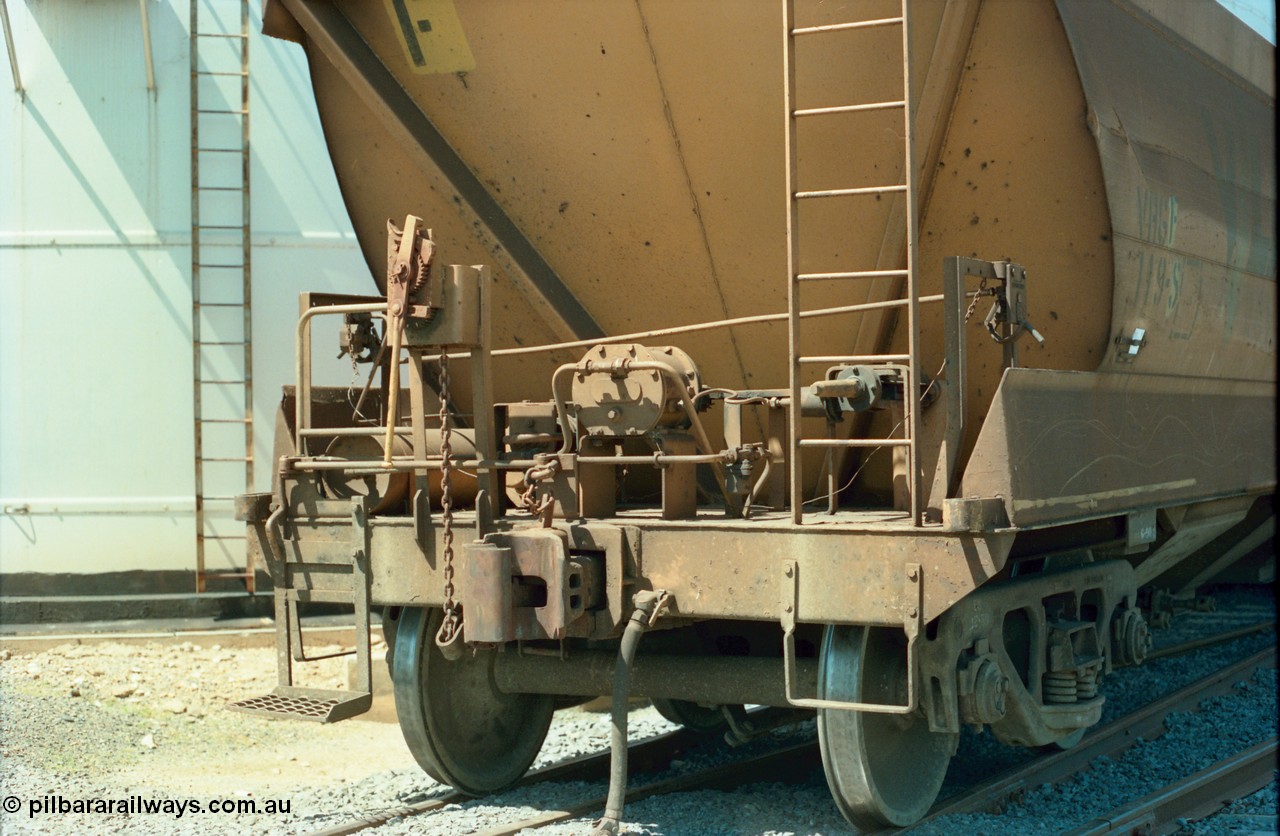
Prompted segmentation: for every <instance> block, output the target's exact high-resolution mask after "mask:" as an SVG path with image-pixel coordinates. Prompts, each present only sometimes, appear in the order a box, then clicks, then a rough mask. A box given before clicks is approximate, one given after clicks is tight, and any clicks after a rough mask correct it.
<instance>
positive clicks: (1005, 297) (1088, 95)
mask: <svg viewBox="0 0 1280 836" xmlns="http://www.w3.org/2000/svg"><path fill="white" fill-rule="evenodd" d="M784 5H786V6H787V11H786V14H785V15H784V11H783V10H782V9H780V8H779V7H777V6H775V5H774V4H771V3H751V4H741V3H732V2H703V3H686V2H653V1H651V0H644V1H643V2H638V3H621V2H617V3H614V2H607V3H576V2H567V3H561V4H547V3H537V4H530V3H521V2H492V3H483V4H480V3H476V4H457V5H456V6H455V4H453V3H451V2H448V1H447V0H387V2H379V3H357V2H319V1H318V0H273V2H268V3H267V4H266V9H265V14H264V27H265V28H266V30H267V31H268V34H272V35H275V36H278V37H282V38H286V39H289V40H293V41H296V42H298V43H300V44H302V46H303V47H304V48H305V50H306V52H307V57H308V60H309V63H310V67H311V74H312V80H313V82H314V87H315V91H316V99H317V102H318V105H319V109H320V114H321V119H322V122H323V125H324V130H325V135H326V138H327V140H328V144H329V148H330V153H331V160H332V164H333V166H334V170H335V171H336V173H337V175H338V181H339V184H340V186H341V188H342V193H343V196H344V199H345V201H346V204H347V207H348V209H349V211H350V215H351V220H352V223H353V224H354V227H355V230H356V233H357V236H358V238H359V241H360V245H361V248H362V250H363V252H364V255H365V258H366V260H367V262H368V264H369V267H370V272H371V274H372V277H373V280H374V282H375V283H376V285H377V287H376V292H377V295H376V296H370V297H325V296H320V295H317V294H313V295H308V296H306V297H304V299H303V305H302V308H303V320H302V323H301V324H300V325H299V328H298V332H297V333H298V337H299V342H298V348H299V361H298V370H299V379H298V381H297V385H296V386H295V387H289V388H288V389H287V391H286V395H285V398H284V401H283V405H282V410H281V418H280V426H279V430H278V445H277V446H278V450H277V453H278V455H279V456H280V457H281V458H280V462H281V466H280V471H279V474H278V475H277V478H276V484H275V488H274V490H273V491H272V492H271V493H270V494H262V495H248V496H246V497H244V498H243V502H242V511H243V514H244V517H245V518H246V520H247V521H248V524H249V534H250V537H249V541H250V550H251V553H252V554H253V555H254V556H255V557H259V558H261V559H262V560H264V561H265V562H266V563H267V565H268V566H269V567H270V569H271V573H272V576H273V579H274V581H275V584H276V593H275V594H276V596H277V604H278V612H279V615H280V622H281V624H280V631H281V642H282V658H283V661H282V684H281V687H280V688H278V689H277V691H276V693H274V694H273V695H272V696H270V697H266V698H261V699H260V700H250V701H247V703H246V706H247V707H248V708H250V709H255V710H262V711H267V712H275V713H278V714H286V715H287V714H295V715H310V716H313V717H319V718H327V719H340V718H341V717H342V716H345V715H349V714H351V713H354V712H356V711H359V710H361V709H362V708H363V707H364V706H365V705H367V702H368V693H367V691H368V688H367V681H368V680H367V671H368V666H369V664H370V663H369V659H368V644H367V641H365V642H362V643H361V645H360V654H359V655H360V664H361V665H362V666H363V669H364V671H365V672H366V676H365V683H364V684H365V686H366V687H365V689H364V690H363V691H359V692H358V693H356V694H354V695H353V694H337V693H333V694H328V695H326V694H325V693H324V692H315V691H314V690H313V689H312V690H309V689H300V688H297V687H294V685H293V682H292V678H291V666H290V663H289V662H288V659H289V656H290V654H294V658H300V657H301V655H302V654H301V651H300V644H299V642H300V637H301V636H300V633H298V632H297V631H296V629H294V627H296V622H297V605H298V603H299V602H302V603H303V604H305V603H306V602H308V601H326V600H340V601H351V602H354V604H355V606H356V611H357V615H358V617H359V618H360V619H364V620H366V621H367V617H368V612H369V610H370V608H371V607H382V608H384V612H385V615H384V626H385V627H386V629H387V631H388V639H389V645H390V647H391V654H390V656H391V658H390V662H391V666H392V676H393V680H394V683H395V689H396V700H397V708H398V711H399V712H400V714H401V723H402V726H403V727H404V729H405V734H406V739H407V740H408V742H409V744H410V747H411V749H413V751H414V753H415V755H416V756H417V757H418V759H419V761H420V762H421V763H422V764H423V766H424V768H426V769H427V771H428V772H430V773H431V774H432V775H434V776H435V777H437V778H439V779H441V780H444V781H447V782H449V783H452V784H454V785H455V786H458V787H460V788H462V789H465V790H467V791H471V792H476V793H483V792H488V791H493V790H496V789H498V788H501V787H503V786H505V785H507V784H509V783H511V782H512V781H514V780H516V778H518V777H519V776H520V775H521V774H522V773H523V772H524V770H525V769H526V768H527V766H528V764H529V763H530V762H531V761H532V759H533V757H534V756H535V755H536V753H537V751H538V748H539V746H540V745H541V741H542V736H543V735H544V734H545V732H546V728H547V723H548V722H549V720H550V716H551V712H552V711H553V710H554V708H555V706H556V705H557V704H561V703H563V701H564V700H565V699H566V698H585V697H589V696H595V695H598V694H603V693H608V692H609V691H610V689H611V688H612V685H613V678H612V670H613V662H612V656H613V654H614V653H615V652H616V650H617V647H618V643H619V639H620V638H621V637H622V635H623V633H624V632H625V631H629V630H635V631H640V630H645V629H648V630H649V636H648V637H647V638H646V639H645V641H644V644H643V648H642V649H641V651H640V653H639V655H638V656H637V657H636V658H635V659H634V660H630V659H625V658H624V659H622V660H620V661H619V662H618V664H619V665H623V666H625V667H627V668H628V670H630V672H631V681H630V684H631V690H632V691H633V692H635V693H640V694H644V695H646V696H650V697H652V698H654V699H655V701H656V702H657V703H658V704H659V705H660V707H661V708H662V710H663V711H664V713H666V714H668V716H671V717H673V718H675V719H677V720H680V721H682V722H686V723H687V724H689V725H699V724H710V725H713V726H714V725H716V724H719V723H725V724H727V725H728V727H729V728H730V729H731V730H735V731H738V732H740V731H741V729H742V728H744V727H745V726H744V725H743V723H742V721H741V718H742V716H743V715H742V714H741V706H743V705H747V704H751V705H766V706H773V707H775V708H776V709H778V710H779V711H794V710H814V711H816V712H817V716H818V725H819V733H820V739H821V741H822V746H823V756H824V763H825V765H826V767H827V773H828V778H829V780H830V783H831V785H832V790H833V794H834V796H835V798H836V801H837V804H838V805H839V806H840V807H841V809H842V810H843V811H844V812H845V814H846V815H847V816H848V817H849V818H850V819H851V820H852V821H854V822H855V823H859V824H867V823H876V822H878V823H881V824H905V823H909V822H910V821H912V820H914V819H915V818H918V817H919V816H920V815H921V814H922V813H923V811H924V810H925V809H927V807H928V805H929V804H930V803H931V802H932V800H933V797H934V795H935V794H936V791H937V786H938V784H939V783H940V781H941V778H942V774H943V772H944V771H945V768H946V764H947V762H948V761H949V759H950V757H951V754H952V752H953V749H954V745H955V741H956V739H957V735H958V732H959V728H960V725H961V724H970V725H974V726H979V727H981V726H985V727H988V728H990V729H991V731H992V732H993V733H994V734H996V735H997V736H998V737H1000V738H1001V739H1002V740H1005V741H1006V742H1012V743H1018V744H1022V745H1044V744H1049V743H1055V742H1057V743H1060V744H1064V745H1065V744H1066V743H1069V742H1070V741H1071V740H1072V739H1073V738H1075V737H1078V735H1079V734H1080V733H1081V732H1082V731H1083V729H1085V728H1087V727H1088V726H1089V725H1091V724H1092V723H1094V722H1096V721H1097V719H1098V717H1099V716H1100V712H1101V705H1102V701H1103V700H1104V699H1105V696H1104V694H1105V690H1104V691H1103V692H1101V693H1100V692H1099V688H1098V683H1099V681H1100V679H1101V678H1103V677H1104V676H1105V674H1106V673H1108V672H1109V671H1110V670H1112V669H1113V667H1116V666H1120V665H1124V664H1134V663H1138V662H1140V661H1141V660H1142V658H1143V656H1144V655H1145V651H1146V647H1147V644H1148V642H1149V636H1148V633H1147V624H1146V621H1147V620H1148V619H1150V618H1151V613H1152V612H1153V611H1154V612H1157V614H1158V613H1159V612H1160V611H1161V608H1162V607H1164V608H1165V609H1167V607H1168V606H1170V604H1169V603H1168V602H1171V601H1173V602H1176V601H1177V600H1179V599H1180V598H1185V597H1187V596H1194V594H1195V591H1196V589H1197V588H1198V587H1199V586H1201V585H1202V584H1204V583H1205V582H1206V581H1207V580H1209V579H1211V578H1213V577H1215V576H1217V575H1219V574H1220V573H1222V572H1223V571H1225V570H1229V569H1231V568H1232V567H1234V571H1236V572H1237V573H1243V572H1252V573H1253V577H1255V578H1258V577H1261V576H1262V575H1260V574H1259V573H1265V572H1267V571H1272V570H1271V569H1269V566H1268V565H1267V564H1266V562H1265V560H1262V561H1260V560H1259V555H1260V554H1261V553H1262V552H1265V551H1266V549H1265V548H1263V547H1264V546H1265V544H1266V543H1267V542H1268V540H1269V537H1270V532H1271V531H1273V529H1274V515H1273V511H1272V507H1271V497H1272V495H1273V494H1274V488H1275V467H1274V426H1275V408H1274V396H1275V330H1276V329H1275V238H1274V228H1275V156H1274V89H1273V67H1274V49H1273V47H1272V46H1271V45H1270V44H1268V43H1267V42H1265V41H1264V40H1263V39H1262V38H1260V37H1259V36H1257V35H1256V34H1255V33H1253V32H1252V31H1251V30H1249V29H1247V28H1246V27H1245V26H1244V25H1243V24H1241V23H1239V21H1237V20H1236V19H1235V18H1233V17H1232V16H1231V15H1229V14H1228V13H1227V12H1226V11H1224V10H1223V9H1222V8H1220V7H1219V6H1217V5H1216V4H1212V3H1199V4H1168V3H1160V2H1155V0H1093V1H1092V2H1065V1H1062V2H1057V3H1054V2H1051V1H1050V0H1037V2H1028V1H1027V0H982V2H979V0H950V2H943V0H907V2H905V3H903V2H901V0H863V1H862V2H854V3H847V4H840V8H839V9H835V8H833V7H831V6H829V5H828V4H821V3H810V2H804V0H795V2H794V8H792V7H791V5H792V4H784ZM904 9H905V11H904ZM323 164H325V163H324V161H317V165H323ZM388 219H391V221H392V222H391V223H390V224H389V223H388ZM470 265H479V266H476V267H473V266H470ZM374 291H375V288H373V287H371V288H370V293H371V294H372V293H374ZM317 323H325V324H330V325H336V326H337V328H338V330H339V331H340V334H341V340H342V345H343V347H344V350H346V351H347V352H348V353H350V354H351V356H352V357H353V358H356V359H358V360H361V361H364V362H366V363H367V366H368V370H369V385H368V386H367V387H366V390H367V391H365V392H364V393H363V394H359V398H358V400H357V399H356V398H354V397H353V394H355V393H349V392H348V391H347V390H345V389H343V390H332V389H326V388H323V387H317V386H312V385H311V384H310V380H309V377H310V365H311V363H310V333H311V328H312V326H313V325H315V324H317ZM321 333H324V332H321ZM392 358H394V360H393V359H392ZM442 360H443V362H442ZM402 367H403V368H402ZM401 381H404V383H405V384H407V386H406V387H405V388H404V390H403V391H401V390H402V385H404V384H402V382H401ZM353 403H358V405H359V408H357V409H353V408H352V404H353ZM442 404H443V405H442ZM388 416H391V418H392V420H390V421H389V420H388ZM388 425H392V426H390V427H389V426H388ZM1153 589H1160V590H1164V592H1162V593H1161V594H1160V595H1154V596H1152V595H1150V594H1149V591H1150V590H1153ZM1144 590H1145V591H1144ZM1140 599H1141V600H1140ZM1153 601H1154V602H1155V604H1154V606H1155V609H1154V610H1153V609H1152V606H1153ZM1161 602H1164V603H1161ZM1144 608H1145V612H1146V615H1144ZM635 613H642V614H643V615H644V617H643V618H640V617H637V616H635ZM362 623H363V622H362ZM629 625H630V626H629ZM636 625H639V626H636ZM756 725H757V726H759V725H760V723H759V721H756ZM499 729H501V730H502V731H501V733H499V731H498V730H499ZM868 740H881V741H885V740H890V741H892V743H893V745H891V746H880V747H872V749H873V750H869V749H868V747H867V745H866V742H867V741H868Z"/></svg>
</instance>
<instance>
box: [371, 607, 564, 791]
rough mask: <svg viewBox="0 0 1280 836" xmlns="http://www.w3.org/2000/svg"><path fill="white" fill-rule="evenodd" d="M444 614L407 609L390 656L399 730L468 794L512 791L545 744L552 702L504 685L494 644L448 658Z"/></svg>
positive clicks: (428, 767) (440, 775)
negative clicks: (442, 645) (439, 635)
mask: <svg viewBox="0 0 1280 836" xmlns="http://www.w3.org/2000/svg"><path fill="white" fill-rule="evenodd" d="M440 619H441V614H440V611H439V610H436V609H430V610H428V609H423V608H420V607H405V608H404V610H402V612H401V616H400V621H399V625H398V627H397V628H396V632H395V643H396V644H395V652H394V653H393V654H392V657H391V681H392V685H393V687H394V690H395V698H396V714H397V716H398V717H399V719H400V731H401V732H402V733H403V734H404V740H405V743H407V744H408V745H409V751H410V752H412V753H413V757H414V758H415V759H416V760H417V761H418V765H419V766H421V767H422V768H423V769H424V770H425V771H426V773H427V774H428V775H430V776H431V777H432V778H435V779H436V780H437V781H440V782H441V783H445V784H449V785H450V786H452V787H454V788H455V789H458V790H461V791H462V792H465V793H468V794H470V795H485V794H487V793H492V792H497V791H499V790H502V789H506V788H507V787H509V786H511V785H512V784H514V783H515V782H516V781H517V780H519V779H520V777H521V776H522V775H524V773H525V772H526V771H527V770H528V769H529V765H530V764H532V763H533V759H534V758H536V757H537V756H538V752H539V751H540V750H541V749H542V741H543V739H544V738H545V737H546V736H547V728H548V727H549V726H550V725H551V715H552V714H554V713H555V705H554V700H553V698H552V697H550V696H546V695H542V694H506V693H503V692H502V691H499V690H498V689H497V687H496V686H495V685H494V683H493V676H492V669H493V656H494V651H493V650H490V649H482V650H480V651H478V652H477V653H476V654H475V655H474V656H472V655H471V654H470V653H468V654H466V655H465V656H464V657H463V658H462V659H459V660H457V661H453V662H451V661H448V660H447V659H445V658H444V657H443V656H442V655H440V649H439V648H438V647H436V642H435V635H436V631H437V630H438V629H439V627H440Z"/></svg>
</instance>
